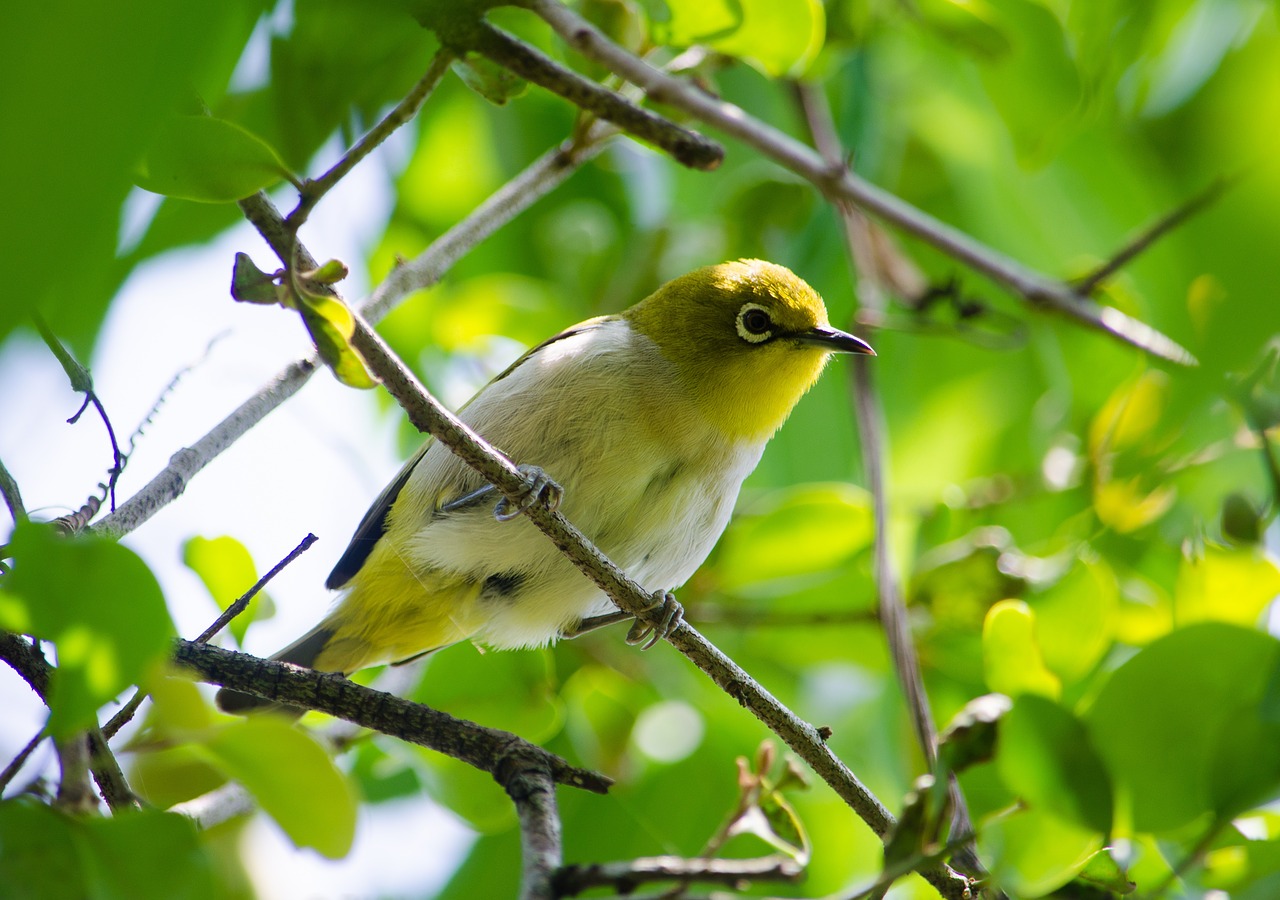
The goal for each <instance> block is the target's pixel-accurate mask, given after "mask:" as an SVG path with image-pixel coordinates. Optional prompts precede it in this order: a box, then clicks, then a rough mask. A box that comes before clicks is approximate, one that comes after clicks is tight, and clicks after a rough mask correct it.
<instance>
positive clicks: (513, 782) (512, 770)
mask: <svg viewBox="0 0 1280 900" xmlns="http://www.w3.org/2000/svg"><path fill="white" fill-rule="evenodd" d="M493 777H494V779H495V780H497V782H498V784H500V785H502V787H503V788H504V789H505V790H506V792H507V795H508V796H510V797H511V801H512V802H513V803H514V804H515V806H516V815H517V816H518V818H519V820H520V860H521V872H520V900H554V898H555V897H556V896H557V895H556V892H555V889H554V887H553V883H552V879H553V876H554V875H555V873H556V872H557V871H558V870H559V868H560V861H561V850H560V844H561V840H560V813H559V810H558V809H557V808H556V786H555V781H554V779H553V777H552V774H551V772H550V771H549V770H548V769H547V767H546V763H545V761H544V760H543V759H542V758H541V756H539V755H534V754H531V753H529V752H528V747H512V748H511V749H510V750H509V752H508V753H507V755H506V756H505V757H503V758H502V759H500V760H497V764H496V765H495V766H494V769H493Z"/></svg>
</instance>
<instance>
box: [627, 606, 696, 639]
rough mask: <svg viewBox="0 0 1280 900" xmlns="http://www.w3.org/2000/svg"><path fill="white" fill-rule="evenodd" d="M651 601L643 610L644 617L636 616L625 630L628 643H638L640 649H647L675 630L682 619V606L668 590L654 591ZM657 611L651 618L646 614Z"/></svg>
mask: <svg viewBox="0 0 1280 900" xmlns="http://www.w3.org/2000/svg"><path fill="white" fill-rule="evenodd" d="M652 599H653V603H652V604H651V605H649V606H646V607H645V608H644V610H643V612H644V613H645V618H643V619H642V618H640V617H639V616H636V620H635V622H633V623H632V624H631V630H630V631H628V632H627V643H628V644H632V645H635V644H640V645H641V646H640V649H641V650H648V649H649V648H650V647H652V646H653V645H654V644H656V643H658V641H660V640H662V639H663V638H664V637H666V636H667V635H669V634H670V633H671V632H673V631H675V630H676V628H677V627H678V626H679V625H680V623H681V621H683V620H684V607H683V606H681V605H680V601H678V600H677V599H676V596H675V594H673V593H671V592H670V591H654V592H653V598H652ZM655 610H656V611H657V612H656V613H655V615H654V617H653V619H652V620H649V618H648V614H649V613H652V612H654V611H655Z"/></svg>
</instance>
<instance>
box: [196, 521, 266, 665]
mask: <svg viewBox="0 0 1280 900" xmlns="http://www.w3.org/2000/svg"><path fill="white" fill-rule="evenodd" d="M182 561H183V563H185V564H186V566H187V568H189V569H191V571H193V572H195V573H196V575H198V576H200V580H201V581H202V582H203V583H204V586H205V587H206V588H207V589H208V591H209V593H210V595H211V596H212V597H213V602H214V603H216V604H218V608H219V609H222V610H225V609H226V608H227V607H228V606H230V605H231V604H232V603H234V602H235V601H236V600H238V599H239V598H240V597H241V596H242V595H243V594H244V593H245V592H246V591H248V590H249V588H251V587H253V585H254V583H255V582H257V580H258V570H257V567H256V566H255V565H254V564H253V557H252V556H250V555H249V550H248V548H247V547H245V545H244V544H242V543H240V542H239V541H238V540H236V539H235V538H233V537H229V536H227V535H223V536H221V537H216V538H204V537H198V536H197V537H193V538H190V539H189V540H188V541H187V542H186V543H185V544H183V545H182ZM274 614H275V604H274V602H272V600H271V597H270V596H268V594H267V592H266V591H259V592H258V593H257V594H255V595H254V597H253V599H252V600H250V601H249V605H248V606H247V607H246V608H245V610H244V612H242V613H241V614H240V615H238V616H236V617H235V618H234V619H232V620H231V624H230V625H229V626H227V627H228V628H229V629H230V631H231V633H232V634H233V635H235V639H236V643H238V644H243V643H244V635H245V631H247V630H248V628H249V626H250V625H251V624H252V623H253V622H256V621H258V620H260V619H269V618H271V617H272V616H273V615H274Z"/></svg>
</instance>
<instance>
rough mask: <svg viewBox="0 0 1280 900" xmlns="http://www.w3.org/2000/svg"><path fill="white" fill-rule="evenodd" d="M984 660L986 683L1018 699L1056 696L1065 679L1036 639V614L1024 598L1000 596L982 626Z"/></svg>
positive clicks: (1055, 697) (1053, 697) (1052, 698)
mask: <svg viewBox="0 0 1280 900" xmlns="http://www.w3.org/2000/svg"><path fill="white" fill-rule="evenodd" d="M982 661H983V669H984V671H985V672H986V676H987V687H988V688H990V689H991V690H993V691H996V692H998V693H1001V694H1008V695H1009V696H1010V697H1013V698H1014V699H1015V700H1016V699H1017V698H1018V696H1019V695H1022V694H1038V695H1040V696H1043V697H1048V698H1050V699H1051V700H1056V699H1057V698H1058V697H1059V696H1061V694H1062V681H1061V680H1060V679H1059V678H1058V676H1057V675H1054V674H1053V673H1052V672H1050V671H1049V669H1048V667H1047V666H1045V664H1044V657H1043V656H1042V655H1041V653H1040V644H1039V642H1038V641H1037V639H1036V617H1035V613H1033V612H1032V611H1031V608H1030V607H1029V606H1027V604H1025V603H1023V602H1022V601H1021V600H1001V601H1000V602H999V603H997V604H996V605H995V606H993V607H991V610H990V612H988V613H987V618H986V622H984V623H983V626H982Z"/></svg>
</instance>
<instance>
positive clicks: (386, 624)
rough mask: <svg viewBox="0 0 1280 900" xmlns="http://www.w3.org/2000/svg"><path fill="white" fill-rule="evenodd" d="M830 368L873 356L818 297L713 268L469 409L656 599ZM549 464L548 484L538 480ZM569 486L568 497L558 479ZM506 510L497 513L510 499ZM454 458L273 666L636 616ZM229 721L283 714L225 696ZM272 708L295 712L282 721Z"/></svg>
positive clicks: (420, 473)
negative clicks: (835, 323) (836, 359)
mask: <svg viewBox="0 0 1280 900" xmlns="http://www.w3.org/2000/svg"><path fill="white" fill-rule="evenodd" d="M832 353H863V354H868V355H872V356H874V355H875V351H874V350H872V349H871V347H870V346H869V345H868V344H867V343H866V342H865V341H863V340H861V339H860V338H857V337H854V336H853V335H851V334H846V333H845V332H843V331H839V330H837V329H835V328H832V327H831V326H830V324H829V323H828V321H827V310H826V307H825V306H824V305H823V302H822V298H821V297H819V296H818V294H817V292H815V291H814V290H813V288H811V287H810V286H809V285H808V284H806V283H805V282H804V281H803V280H801V279H800V278H798V277H797V276H796V275H795V274H793V273H792V272H791V271H790V270H788V269H786V268H783V267H782V266H779V265H775V264H773V263H769V262H764V261H762V260H756V259H743V260H737V261H736V262H726V263H723V264H721V265H717V266H707V267H705V268H701V269H697V270H695V271H693V272H690V273H688V274H687V275H683V276H681V277H679V278H676V279H675V280H673V281H670V282H668V283H667V284H664V285H663V286H662V287H660V288H658V290H657V291H655V292H654V293H653V294H651V295H650V296H649V297H647V298H645V299H644V300H642V301H640V302H639V303H637V304H636V305H635V306H632V307H631V308H630V309H628V310H626V311H624V312H622V313H619V314H617V315H611V316H601V317H599V318H595V319H588V320H587V321H585V322H582V323H580V324H578V325H575V326H573V327H572V328H569V329H568V330H566V331H562V332H561V333H559V334H557V335H556V336H555V337H552V338H549V339H548V340H546V341H544V342H542V343H541V344H539V345H538V346H536V347H534V348H533V349H532V350H530V351H529V352H527V353H525V354H524V356H522V357H521V358H520V359H519V360H517V361H516V362H515V363H514V364H513V365H511V367H510V368H508V369H507V370H506V371H504V372H503V373H502V374H500V375H498V376H497V377H496V378H494V379H493V380H492V381H491V382H489V383H488V384H487V385H486V386H485V387H484V388H483V389H481V391H480V392H479V393H478V394H476V395H475V397H473V398H472V399H471V400H470V401H469V402H468V403H467V404H466V405H465V406H463V407H462V409H461V410H460V411H459V417H460V418H461V419H462V420H463V421H464V422H466V423H467V425H469V426H470V427H471V428H472V429H474V430H475V431H476V432H478V433H479V434H481V435H483V436H484V437H485V438H486V439H487V440H488V441H489V442H490V443H491V444H493V446H495V447H497V448H498V449H500V450H501V451H502V452H503V453H505V454H506V455H507V456H508V457H509V458H510V459H512V460H515V461H518V462H523V463H527V464H532V465H527V466H522V467H521V468H522V471H523V472H524V473H525V474H526V476H527V477H528V478H529V480H530V492H529V495H528V496H529V498H530V502H534V501H536V500H537V499H538V498H539V497H546V498H547V499H548V500H549V501H550V502H552V503H554V502H557V501H559V500H560V499H561V498H562V501H563V502H561V503H560V509H561V511H562V512H563V514H564V515H565V517H566V518H567V519H568V520H569V521H570V522H573V523H574V524H575V525H577V526H578V527H579V528H580V529H581V530H582V532H583V533H584V534H586V536H587V537H588V538H590V539H591V540H592V541H593V542H594V543H595V545H596V546H597V547H599V548H600V550H601V551H602V552H603V553H604V554H605V555H606V556H608V557H609V559H611V560H612V561H613V562H615V563H616V564H617V565H618V566H620V567H621V568H622V569H623V570H624V571H626V572H627V573H628V574H629V575H630V576H631V577H632V578H633V579H635V580H636V581H637V582H639V583H640V584H641V585H643V586H644V587H645V588H646V589H647V590H650V591H653V592H655V596H657V597H665V598H666V601H665V604H664V605H665V609H664V610H663V611H662V612H660V613H659V614H658V617H659V621H660V623H661V624H660V625H659V627H658V628H657V630H656V633H655V632H654V628H653V627H652V626H645V625H643V623H641V622H639V621H637V622H636V626H634V627H633V628H632V631H631V633H630V635H629V636H628V640H629V641H630V642H632V643H639V642H643V641H644V640H645V639H646V638H649V637H650V634H651V633H652V638H651V639H650V640H651V642H652V640H656V639H657V638H658V637H661V636H663V633H664V632H665V631H667V630H669V629H670V628H671V627H673V626H674V624H675V623H677V622H678V621H679V616H680V608H679V605H678V604H677V603H675V601H674V598H673V597H671V596H670V594H669V591H670V590H671V589H674V588H676V587H679V586H680V585H682V584H684V582H685V581H686V580H687V579H688V578H689V577H690V576H691V575H692V574H693V573H694V571H695V570H696V569H697V568H698V566H699V565H701V564H702V561H703V560H704V559H706V557H707V554H709V553H710V552H711V548H712V547H713V546H714V545H715V543H716V541H717V540H718V539H719V537H720V534H721V533H722V532H723V531H724V529H725V526H726V525H727V524H728V522H729V516H730V514H731V513H732V511H733V506H734V503H735V501H736V500H737V497H738V490H739V488H740V487H741V486H742V482H743V479H745V478H746V477H747V475H748V474H749V473H750V472H751V470H752V469H754V468H755V466H756V463H757V462H759V460H760V456H761V454H762V453H763V451H764V446H765V444H766V443H767V442H768V440H769V438H770V437H772V436H773V434H774V433H775V432H776V431H777V430H778V428H779V427H780V426H781V425H782V423H783V422H784V421H785V420H786V418H787V416H788V414H789V413H790V412H791V409H792V407H794V406H795V404H796V402H797V401H798V400H799V399H800V397H801V396H802V395H803V394H804V393H805V391H807V390H808V389H809V387H810V386H811V385H812V384H813V383H814V382H815V381H816V380H817V378H818V375H819V374H820V373H821V372H822V368H823V366H824V365H825V364H826V361H827V359H828V358H829V356H830V355H831V354H832ZM535 465H536V468H535ZM552 479H554V482H553V481H552ZM495 501H496V502H495ZM519 512H520V510H518V509H516V510H513V509H511V508H509V505H508V504H507V502H506V499H505V498H504V497H502V496H501V495H500V494H498V492H497V491H496V489H494V488H492V487H491V486H489V485H488V484H487V483H485V482H484V480H483V479H482V478H481V476H480V475H478V474H477V473H476V472H475V471H474V470H472V469H471V468H470V467H468V466H467V465H466V464H465V463H463V462H462V461H461V460H460V459H459V458H458V457H456V456H455V455H454V454H453V453H451V452H450V451H449V449H448V448H447V447H444V446H442V445H440V444H439V443H437V442H435V441H428V442H427V443H426V444H425V445H424V446H423V447H422V448H421V449H420V450H419V451H418V452H417V453H416V454H415V455H414V456H413V457H412V458H411V459H410V460H409V461H408V463H406V464H405V466H404V468H403V469H401V470H400V473H399V474H398V475H397V476H396V477H395V479H394V480H393V481H392V482H391V484H390V485H388V486H387V488H386V489H385V490H383V492H382V494H381V495H380V496H379V497H378V498H377V500H375V501H374V503H373V506H372V507H371V508H370V509H369V511H368V512H367V513H366V514H365V517H364V519H363V520H362V521H361V522H360V525H359V527H358V528H357V529H356V532H355V535H354V536H353V537H352V539H351V543H350V545H349V546H348V547H347V550H346V552H345V553H343V555H342V558H341V559H339V560H338V563H337V565H336V566H335V567H334V570H333V572H332V573H331V574H330V575H329V578H328V580H327V581H326V582H325V584H326V586H327V587H328V588H330V589H334V590H337V589H341V590H342V591H344V593H343V595H342V597H341V598H340V599H339V601H338V603H337V604H336V605H335V606H334V608H333V610H332V611H331V612H330V613H329V614H328V615H327V616H325V618H324V619H323V620H322V621H321V622H320V624H318V625H317V626H316V627H315V628H313V629H312V630H311V631H309V632H308V633H307V634H305V635H304V636H303V637H301V638H300V639H299V640H297V641H295V642H294V643H292V644H290V645H289V646H288V647H286V648H285V649H283V650H281V651H280V652H279V653H277V654H276V655H275V656H274V657H272V658H273V659H276V660H282V661H285V662H290V663H295V664H297V665H301V666H309V667H311V668H314V669H318V670H320V671H324V672H342V673H344V674H350V673H352V672H354V671H356V670H357V669H362V668H364V667H366V666H372V665H376V664H379V663H386V662H403V661H407V660H409V659H412V658H415V657H418V656H421V655H423V654H426V653H430V652H432V651H434V650H438V649H440V648H442V647H446V646H448V645H450V644H454V643H457V642H459V641H462V640H465V639H468V638H470V639H472V640H474V641H477V642H479V643H482V644H485V645H488V646H490V647H494V648H517V647H538V646H543V645H546V644H548V643H551V642H553V641H555V640H557V639H558V638H562V637H573V636H576V635H578V634H581V633H583V632H585V631H588V630H591V629H592V628H594V627H598V626H599V625H602V624H608V623H610V622H615V621H619V620H621V619H624V618H630V616H627V615H625V614H623V613H620V612H619V611H618V610H617V608H616V607H614V605H613V603H612V602H611V601H610V600H609V598H608V597H607V596H605V594H604V593H602V592H601V591H600V590H599V588H597V587H596V586H595V585H594V584H593V583H592V582H590V581H589V580H588V579H587V578H586V577H584V576H583V574H582V573H581V572H580V571H578V570H577V568H575V567H574V565H573V564H572V563H570V562H569V560H568V559H566V558H565V557H564V555H563V554H561V553H560V551H559V550H557V549H556V547H555V546H554V545H553V544H552V543H551V542H550V541H549V540H547V538H546V537H545V536H544V535H543V534H541V533H540V532H539V531H538V529H537V528H536V527H535V526H534V525H533V523H532V522H529V521H527V520H525V518H524V517H523V516H521V515H519ZM218 703H219V705H220V706H221V707H222V708H223V709H224V710H226V711H228V712H242V711H247V710H250V709H253V708H255V707H262V706H270V705H272V704H269V702H268V701H265V700H260V699H259V698H256V697H253V696H251V695H249V694H244V693H240V692H236V691H231V690H227V689H223V690H222V691H220V692H219V694H218ZM276 708H279V707H278V706H277V707H276Z"/></svg>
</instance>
